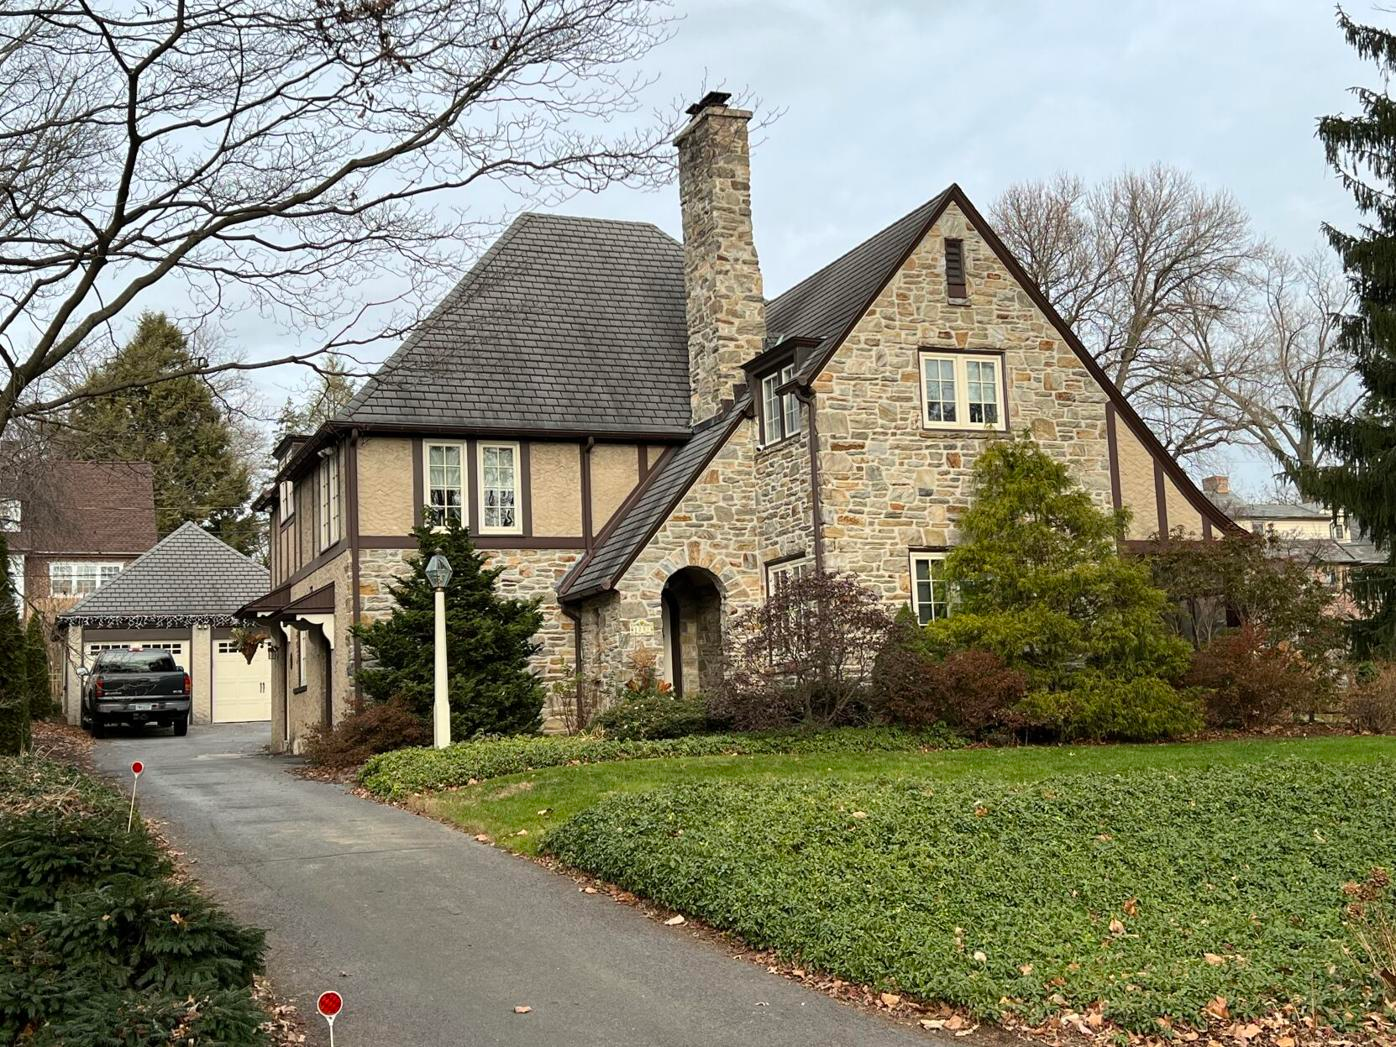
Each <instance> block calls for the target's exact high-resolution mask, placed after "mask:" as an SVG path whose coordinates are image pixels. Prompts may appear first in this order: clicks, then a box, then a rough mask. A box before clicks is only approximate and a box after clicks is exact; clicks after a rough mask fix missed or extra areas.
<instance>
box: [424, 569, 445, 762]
mask: <svg viewBox="0 0 1396 1047" xmlns="http://www.w3.org/2000/svg"><path fill="white" fill-rule="evenodd" d="M426 574H427V581H429V582H430V583H431V584H432V588H434V589H435V590H436V687H435V691H434V693H433V697H432V703H431V737H432V744H433V745H435V746H436V748H438V749H444V748H446V746H448V745H450V744H451V703H450V702H449V701H447V700H446V586H447V585H448V584H449V583H450V581H451V561H450V560H448V559H446V557H444V556H442V555H441V554H440V553H432V556H431V559H430V560H428V561H427V568H426Z"/></svg>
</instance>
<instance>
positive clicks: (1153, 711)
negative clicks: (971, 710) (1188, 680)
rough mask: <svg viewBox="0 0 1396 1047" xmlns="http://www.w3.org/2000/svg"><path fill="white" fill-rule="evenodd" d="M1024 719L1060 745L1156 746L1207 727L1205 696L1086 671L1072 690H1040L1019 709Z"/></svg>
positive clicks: (1147, 680)
mask: <svg viewBox="0 0 1396 1047" xmlns="http://www.w3.org/2000/svg"><path fill="white" fill-rule="evenodd" d="M1019 712H1020V713H1021V714H1022V716H1023V718H1024V719H1025V720H1026V721H1028V722H1030V723H1034V724H1037V725H1039V726H1042V727H1046V728H1047V729H1049V730H1050V731H1051V732H1052V733H1053V734H1054V735H1055V736H1056V737H1058V738H1060V739H1061V740H1062V741H1066V742H1074V741H1093V742H1102V741H1116V742H1156V741H1162V740H1163V739H1166V738H1179V737H1183V736H1184V735H1189V734H1195V733H1197V732H1198V731H1200V730H1201V729H1202V727H1203V722H1204V721H1203V715H1202V696H1201V694H1200V693H1199V692H1198V691H1195V690H1188V689H1179V688H1177V687H1174V686H1173V685H1172V684H1169V683H1168V682H1166V681H1164V680H1159V679H1157V678H1155V677H1150V676H1136V677H1134V678H1133V679H1130V680H1117V679H1114V678H1112V677H1109V676H1102V675H1100V674H1098V673H1082V674H1080V675H1078V676H1077V677H1076V678H1075V679H1074V680H1073V681H1072V683H1071V686H1069V687H1064V688H1059V689H1056V690H1046V689H1043V690H1037V691H1033V692H1032V693H1031V694H1029V695H1028V696H1027V698H1025V699H1024V700H1023V702H1022V704H1021V705H1020V706H1019Z"/></svg>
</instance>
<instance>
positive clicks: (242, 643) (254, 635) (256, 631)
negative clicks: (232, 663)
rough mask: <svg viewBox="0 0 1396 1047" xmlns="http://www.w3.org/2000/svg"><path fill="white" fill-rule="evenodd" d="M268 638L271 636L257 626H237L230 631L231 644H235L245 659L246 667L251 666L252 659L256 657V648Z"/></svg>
mask: <svg viewBox="0 0 1396 1047" xmlns="http://www.w3.org/2000/svg"><path fill="white" fill-rule="evenodd" d="M270 638H271V634H270V633H268V632H267V631H266V630H265V629H263V628H262V627H261V626H259V625H238V626H234V627H233V631H232V639H233V643H235V644H237V648H238V650H239V651H240V652H242V656H243V657H244V658H246V659H247V664H248V665H251V664H252V659H253V658H255V657H257V648H259V647H261V646H262V644H264V643H266V642H267V640H269V639H270Z"/></svg>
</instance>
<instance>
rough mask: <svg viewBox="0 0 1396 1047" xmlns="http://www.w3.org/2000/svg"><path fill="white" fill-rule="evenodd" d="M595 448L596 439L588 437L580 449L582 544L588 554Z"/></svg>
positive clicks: (590, 536) (589, 550) (590, 542)
mask: <svg viewBox="0 0 1396 1047" xmlns="http://www.w3.org/2000/svg"><path fill="white" fill-rule="evenodd" d="M595 446H596V437H594V436H588V437H587V442H586V444H584V445H583V447H582V542H583V544H584V546H585V548H586V551H587V552H588V553H590V552H591V546H592V533H591V528H592V519H591V449H592V448H593V447H595Z"/></svg>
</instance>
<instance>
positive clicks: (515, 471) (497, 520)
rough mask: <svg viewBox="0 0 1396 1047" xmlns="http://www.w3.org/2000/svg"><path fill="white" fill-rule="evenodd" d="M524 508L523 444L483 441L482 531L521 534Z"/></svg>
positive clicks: (481, 474)
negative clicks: (521, 489) (521, 482)
mask: <svg viewBox="0 0 1396 1047" xmlns="http://www.w3.org/2000/svg"><path fill="white" fill-rule="evenodd" d="M520 507H521V502H520V498H519V445H518V444H487V443H481V444H480V533H481V534H488V533H495V534H499V533H506V534H517V533H519V532H520V531H522V530H523V526H522V521H521V519H520V516H519V510H520Z"/></svg>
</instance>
